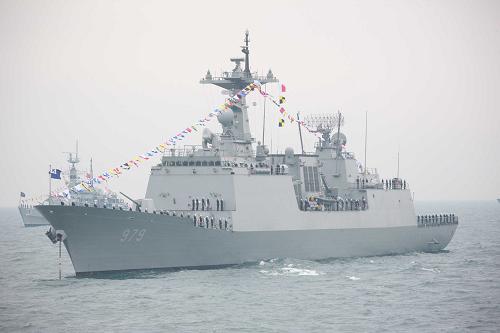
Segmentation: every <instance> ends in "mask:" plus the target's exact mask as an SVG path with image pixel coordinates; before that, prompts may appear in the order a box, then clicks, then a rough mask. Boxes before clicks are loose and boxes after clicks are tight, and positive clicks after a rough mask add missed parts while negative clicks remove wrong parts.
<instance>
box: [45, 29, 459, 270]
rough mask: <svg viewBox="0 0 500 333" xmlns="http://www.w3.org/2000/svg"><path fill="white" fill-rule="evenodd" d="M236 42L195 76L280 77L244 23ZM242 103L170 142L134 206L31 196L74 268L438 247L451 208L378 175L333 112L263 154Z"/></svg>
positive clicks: (236, 86) (213, 80) (448, 233)
mask: <svg viewBox="0 0 500 333" xmlns="http://www.w3.org/2000/svg"><path fill="white" fill-rule="evenodd" d="M244 42H245V45H244V46H243V47H242V51H243V53H244V55H245V57H244V58H232V59H231V61H232V62H234V63H235V67H234V69H233V70H232V71H231V72H225V73H223V75H222V76H219V77H217V76H212V74H211V73H210V71H209V72H207V74H206V76H205V78H203V79H202V80H201V83H203V84H214V85H217V86H219V87H222V88H224V89H225V90H226V91H227V94H229V95H230V96H233V95H235V94H237V93H238V91H239V90H241V89H242V88H244V87H245V86H247V85H248V84H249V83H251V82H254V80H258V81H259V82H260V84H262V85H265V84H267V83H271V82H277V79H276V78H275V77H274V75H273V74H272V72H271V71H269V73H268V74H267V76H265V77H258V76H257V75H256V74H255V73H252V72H251V71H250V64H249V55H250V52H249V45H248V43H249V39H248V32H247V34H246V36H245V40H244ZM242 62H244V68H242V66H241V63H242ZM248 111H249V107H248V106H247V104H246V98H245V97H243V98H240V99H239V101H238V103H236V104H234V105H232V106H231V109H230V110H228V111H225V112H223V113H221V114H220V115H219V116H218V121H219V123H220V125H221V127H222V132H221V133H212V132H211V131H209V130H208V129H206V130H204V131H203V136H202V144H201V145H200V146H186V147H183V148H172V149H170V150H167V151H166V152H165V154H164V156H163V157H162V159H161V162H160V163H159V164H157V165H155V166H153V167H152V168H151V175H150V178H149V182H148V187H147V191H146V196H145V198H144V199H143V200H140V201H138V202H137V205H136V209H135V210H133V211H132V210H128V211H126V210H122V209H118V210H117V209H110V207H109V206H103V205H96V206H97V207H94V206H89V205H82V204H81V203H71V204H70V205H51V206H39V207H38V209H39V210H40V211H41V213H42V214H43V216H45V217H46V218H47V219H48V220H49V222H50V223H51V225H52V235H60V237H59V238H58V239H61V240H63V241H64V245H65V246H66V248H67V250H68V253H69V254H70V257H71V260H72V262H73V265H74V268H75V271H76V273H77V274H79V275H80V274H85V273H91V272H99V271H112V270H130V269H150V268H178V267H191V268H192V267H207V266H224V265H231V264H239V263H243V262H249V261H257V260H263V259H270V258H276V257H282V258H283V257H293V258H300V259H324V258H332V257H351V256H372V255H385V254H395V253H406V252H410V251H439V250H441V249H443V248H444V247H446V246H447V244H448V243H449V241H450V240H451V238H452V236H453V234H454V232H455V230H456V227H457V223H458V222H457V221H458V220H457V218H456V217H455V216H454V215H451V214H445V215H441V216H434V215H432V216H423V217H420V216H418V217H417V216H416V215H415V210H414V206H413V200H412V197H411V195H410V191H409V189H408V187H407V184H406V182H405V181H402V180H401V179H399V178H398V177H396V178H393V179H391V180H390V181H387V180H386V181H382V180H381V179H380V177H379V175H378V173H377V171H376V170H375V169H372V170H368V169H366V166H360V163H358V161H357V160H356V158H355V156H354V154H353V153H351V152H348V151H347V150H346V144H347V137H346V135H345V134H343V133H341V131H340V129H341V125H342V122H343V115H342V114H340V113H338V114H336V115H326V116H322V117H320V118H311V119H309V120H308V121H309V123H310V126H311V127H314V128H315V130H316V131H317V132H318V133H320V134H321V136H322V139H321V140H319V141H318V143H317V144H316V146H315V151H314V152H311V153H304V152H301V153H295V152H294V150H293V149H292V148H287V149H286V150H285V152H284V154H272V153H270V152H269V149H268V148H267V147H266V146H265V145H263V144H261V143H260V142H258V143H257V144H256V145H255V140H254V139H253V138H252V135H251V133H250V126H249V118H248ZM254 145H255V149H254ZM62 235H64V237H63V236H62ZM56 239H57V238H56ZM89 245H91V246H89Z"/></svg>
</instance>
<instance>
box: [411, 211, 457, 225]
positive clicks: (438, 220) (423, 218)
mask: <svg viewBox="0 0 500 333" xmlns="http://www.w3.org/2000/svg"><path fill="white" fill-rule="evenodd" d="M457 223H458V217H457V216H455V214H439V215H437V214H434V215H418V216H417V225H418V226H420V227H423V226H433V225H442V224H457Z"/></svg>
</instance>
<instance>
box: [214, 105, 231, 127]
mask: <svg viewBox="0 0 500 333" xmlns="http://www.w3.org/2000/svg"><path fill="white" fill-rule="evenodd" d="M233 119H234V114H233V111H232V110H231V109H228V110H226V111H224V112H222V113H221V114H220V115H218V116H217V120H219V123H221V125H222V126H224V127H228V126H232V125H233Z"/></svg>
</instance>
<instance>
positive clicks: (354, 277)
mask: <svg viewBox="0 0 500 333" xmlns="http://www.w3.org/2000/svg"><path fill="white" fill-rule="evenodd" d="M346 278H348V279H349V280H352V281H358V280H361V278H359V277H356V276H354V275H353V276H349V275H347V276H346Z"/></svg>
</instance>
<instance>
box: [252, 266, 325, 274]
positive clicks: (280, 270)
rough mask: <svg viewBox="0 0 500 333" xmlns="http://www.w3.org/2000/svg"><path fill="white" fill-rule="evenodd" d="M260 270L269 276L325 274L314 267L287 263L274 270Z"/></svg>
mask: <svg viewBox="0 0 500 333" xmlns="http://www.w3.org/2000/svg"><path fill="white" fill-rule="evenodd" d="M259 272H260V273H261V274H264V275H269V276H318V275H323V274H324V273H323V272H318V271H316V270H314V269H306V268H298V267H292V265H287V266H285V267H281V268H277V269H274V270H260V271H259Z"/></svg>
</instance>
